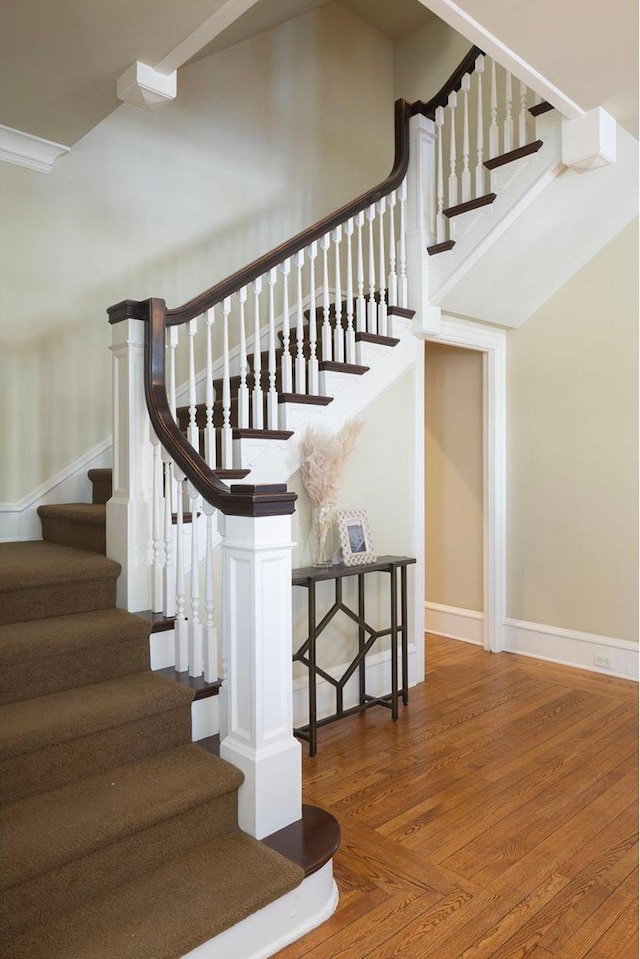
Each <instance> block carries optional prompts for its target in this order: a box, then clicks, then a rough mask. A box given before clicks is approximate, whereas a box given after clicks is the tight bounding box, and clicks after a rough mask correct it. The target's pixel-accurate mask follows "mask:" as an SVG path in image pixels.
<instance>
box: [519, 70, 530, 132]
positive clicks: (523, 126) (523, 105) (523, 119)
mask: <svg viewBox="0 0 640 959" xmlns="http://www.w3.org/2000/svg"><path fill="white" fill-rule="evenodd" d="M528 94H529V88H528V87H527V84H526V83H525V82H524V80H520V113H519V115H518V146H520V147H523V146H525V145H526V142H527V117H528V116H529V112H528V110H527V97H528Z"/></svg>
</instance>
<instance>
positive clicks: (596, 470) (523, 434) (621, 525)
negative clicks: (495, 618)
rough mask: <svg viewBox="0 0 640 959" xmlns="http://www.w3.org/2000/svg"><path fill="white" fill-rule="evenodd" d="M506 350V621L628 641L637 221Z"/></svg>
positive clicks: (634, 533) (632, 621)
mask: <svg viewBox="0 0 640 959" xmlns="http://www.w3.org/2000/svg"><path fill="white" fill-rule="evenodd" d="M585 176H588V174H585ZM507 342H508V347H507V350H508V360H507V368H508V386H507V390H508V394H507V398H508V553H507V590H508V598H507V615H508V616H510V617H513V618H514V619H521V620H526V621H528V622H534V623H543V624H547V625H552V626H557V627H563V628H565V629H570V630H578V631H584V632H587V633H595V634H599V635H602V636H609V637H613V638H615V639H622V640H627V641H632V642H637V641H638V221H637V219H636V220H635V221H634V222H633V223H631V224H630V225H629V226H628V227H626V228H625V229H624V230H623V231H622V232H621V233H619V234H618V236H617V237H615V239H614V240H612V241H611V242H610V243H609V244H608V245H607V246H606V247H605V248H604V249H603V250H602V251H601V252H600V253H598V254H597V256H595V257H594V258H593V259H592V260H591V261H590V262H589V263H587V265H586V266H585V267H584V268H583V269H582V270H580V271H579V272H578V273H576V274H575V276H574V277H573V278H572V279H571V280H570V281H569V282H568V283H566V284H565V285H564V286H563V287H562V288H561V289H560V290H559V291H558V292H557V293H556V294H555V295H554V296H553V297H551V299H549V300H548V301H547V303H545V305H544V306H543V307H542V308H541V309H540V310H538V312H537V313H535V314H534V315H533V316H532V317H531V318H530V319H529V320H528V321H527V322H526V324H525V325H524V326H523V327H521V328H520V329H519V330H517V331H513V332H510V333H509V337H508V341H507Z"/></svg>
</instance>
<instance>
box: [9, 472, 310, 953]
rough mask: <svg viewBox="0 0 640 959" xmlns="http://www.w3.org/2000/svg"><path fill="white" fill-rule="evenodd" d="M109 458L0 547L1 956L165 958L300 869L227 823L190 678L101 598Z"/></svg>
mask: <svg viewBox="0 0 640 959" xmlns="http://www.w3.org/2000/svg"><path fill="white" fill-rule="evenodd" d="M109 473H110V471H105V470H100V471H93V475H92V480H93V483H94V494H95V495H94V499H95V500H96V502H94V503H93V504H86V505H84V504H73V505H71V506H48V507H42V508H41V516H42V524H43V536H44V541H42V542H25V543H7V544H2V546H0V562H1V563H2V569H3V579H2V591H1V592H0V602H1V606H0V621H1V623H2V644H1V647H0V656H1V666H2V671H1V686H0V694H1V699H0V703H1V705H0V712H1V727H0V728H1V738H0V742H1V750H2V761H3V780H2V793H1V796H2V810H1V812H0V822H1V828H2V862H3V875H2V900H1V906H0V921H1V928H2V942H3V956H6V957H7V959H18V957H24V959H27V957H28V959H38V957H42V959H45V957H46V959H54V957H59V959H73V957H77V959H99V957H104V959H113V957H114V956H116V955H117V956H120V957H123V959H125V957H131V959H149V957H151V956H153V957H154V959H177V957H180V956H183V955H184V954H185V953H187V952H188V951H189V950H191V949H193V948H194V947H195V946H197V945H199V944H200V943H202V942H204V941H205V940H208V939H211V938H212V937H214V936H217V935H218V934H219V933H221V932H222V931H223V930H225V929H227V928H228V927H230V926H232V925H234V924H236V923H237V922H239V921H240V920H242V919H244V918H245V917H246V916H248V915H251V914H252V913H254V912H255V911H256V910H258V909H261V908H262V907H264V906H265V905H267V904H268V903H270V902H272V901H273V900H276V899H278V898H279V897H281V896H283V895H285V894H286V893H288V892H289V891H290V890H292V889H294V888H295V887H296V886H298V884H299V883H300V881H301V880H302V879H303V877H304V872H303V870H302V869H301V868H300V867H299V866H297V865H295V864H294V863H293V862H291V861H289V860H287V859H285V858H283V857H282V856H281V855H279V854H278V853H277V852H274V851H273V850H272V849H270V848H268V847H267V846H266V845H265V844H264V843H261V842H258V841H256V840H255V839H252V838H251V837H250V836H247V835H246V834H244V833H242V832H241V831H240V830H239V828H238V824H237V792H238V788H239V786H240V784H241V782H242V774H241V773H240V772H239V771H238V770H237V769H235V768H234V767H233V766H231V765H229V764H228V763H226V762H224V761H223V760H221V759H219V758H218V757H217V756H215V755H212V754H211V753H210V752H208V751H206V750H205V749H203V748H201V747H200V746H198V745H195V744H192V743H191V725H190V709H191V701H192V699H193V692H192V691H191V690H189V689H187V688H185V687H184V686H182V685H180V684H178V683H176V682H171V681H170V680H168V679H164V678H162V677H160V676H157V675H155V674H154V673H152V672H151V671H150V669H149V625H148V623H146V622H145V621H144V619H142V618H140V617H138V616H134V615H132V614H130V613H127V612H126V611H124V610H121V609H117V608H116V606H115V595H116V588H115V587H116V579H117V577H118V575H119V572H120V569H119V565H118V564H117V563H116V562H114V561H113V560H110V559H107V558H106V557H105V556H104V539H105V529H104V527H105V508H104V502H105V501H106V499H107V498H108V496H109V495H110V490H109V488H108V480H109Z"/></svg>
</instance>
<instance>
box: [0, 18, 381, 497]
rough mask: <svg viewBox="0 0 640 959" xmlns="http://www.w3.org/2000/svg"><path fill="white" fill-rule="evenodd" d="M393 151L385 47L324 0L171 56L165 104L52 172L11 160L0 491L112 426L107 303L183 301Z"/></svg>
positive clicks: (30, 483) (332, 200)
mask: <svg viewBox="0 0 640 959" xmlns="http://www.w3.org/2000/svg"><path fill="white" fill-rule="evenodd" d="M356 63H357V69H354V64H356ZM356 118H357V135H354V123H355V119H356ZM392 155H393V55H392V45H391V43H390V41H388V40H386V39H385V38H384V37H383V36H382V35H381V34H380V33H378V32H377V31H376V30H374V29H372V28H371V27H369V26H368V25H366V24H364V23H363V22H362V21H361V20H360V19H359V18H358V17H356V16H355V15H354V14H352V13H351V12H350V11H348V10H346V9H345V8H343V7H341V6H340V5H339V4H329V5H327V6H324V7H322V8H319V9H317V10H313V11H311V12H310V13H308V14H307V15H305V16H302V17H300V18H298V19H296V20H293V21H290V22H288V23H285V24H283V25H282V26H280V27H277V28H275V29H273V30H271V31H268V32H267V33H264V34H261V35H260V36H258V37H255V38H253V39H251V40H248V41H246V42H245V43H242V44H240V45H238V46H237V47H233V48H230V49H228V50H224V51H222V52H220V53H218V54H215V55H213V56H211V57H208V58H206V59H203V60H201V61H198V62H196V63H194V64H192V65H190V66H188V67H185V68H183V69H181V70H180V76H179V92H178V98H177V100H176V101H175V102H173V103H171V104H168V105H167V106H166V107H164V108H163V109H161V110H159V111H158V112H148V111H145V110H142V109H139V108H137V107H134V106H131V105H129V104H123V105H122V106H121V107H120V108H119V109H118V110H117V111H116V112H115V113H114V114H112V115H111V116H110V117H108V118H107V119H106V120H105V121H104V122H103V123H101V124H100V125H99V126H98V127H97V128H96V129H94V130H93V131H92V132H91V133H89V134H88V135H87V136H86V137H84V138H83V139H82V140H80V141H79V142H78V143H77V144H76V145H75V146H74V148H73V150H72V151H71V153H70V154H69V155H68V156H66V157H64V158H62V159H61V160H60V161H59V162H58V163H57V164H56V166H55V168H54V170H53V172H52V173H51V174H50V175H48V176H43V175H41V174H37V173H34V172H31V171H29V170H25V169H21V168H19V167H13V166H9V165H7V164H3V170H2V194H1V205H2V209H1V213H2V220H3V230H2V249H1V251H0V255H1V268H2V276H1V285H2V302H1V311H0V312H1V317H2V319H1V320H0V355H1V360H0V363H1V367H0V380H1V381H2V384H3V386H2V389H3V391H4V395H3V404H2V412H1V413H0V434H1V436H2V439H1V440H0V444H1V446H0V458H1V460H2V476H1V477H0V500H2V501H4V502H16V501H19V500H21V499H22V498H24V497H26V496H28V495H29V494H30V493H31V492H32V491H33V490H34V489H36V488H37V487H38V486H39V485H40V484H41V483H43V482H45V481H46V480H48V479H49V478H50V477H52V476H54V475H55V474H56V473H57V472H58V471H60V470H62V469H63V468H64V467H65V466H67V464H69V463H70V462H72V461H73V460H74V459H76V458H77V457H79V456H81V455H84V454H86V453H87V452H88V451H89V450H90V449H91V448H92V447H94V446H95V445H96V444H98V443H101V442H102V441H104V440H105V439H106V438H107V437H108V435H109V434H110V432H111V368H110V354H109V350H108V346H109V341H110V335H109V328H108V325H107V321H106V315H105V309H106V307H107V306H109V305H110V304H112V303H115V302H118V301H119V300H122V299H124V298H139V299H142V298H144V297H147V296H151V295H153V296H161V297H165V298H166V300H167V302H168V303H169V305H172V306H174V305H177V304H179V303H181V302H184V301H185V300H186V299H188V298H190V297H191V296H193V295H194V294H196V293H198V292H200V291H202V290H203V289H206V288H207V287H208V286H211V285H212V284H213V283H215V282H216V281H218V280H220V279H222V278H223V277H224V276H226V275H228V274H229V273H230V272H231V271H232V270H234V269H237V268H239V267H241V266H243V265H245V264H246V263H248V262H250V260H251V259H253V258H254V257H256V256H258V255H260V254H261V253H264V252H266V251H267V250H269V249H270V248H272V247H273V246H275V245H277V244H278V243H280V242H282V241H283V240H285V239H287V238H289V237H290V236H292V235H293V234H294V233H295V232H297V231H298V230H301V229H304V228H305V227H307V226H309V225H310V224H311V223H313V222H314V221H315V220H317V219H318V218H320V217H321V216H323V215H325V214H326V213H329V212H331V211H332V210H334V209H335V208H336V207H337V206H339V205H340V204H341V203H344V202H346V201H348V200H350V199H352V198H353V197H354V196H356V195H357V194H358V193H360V192H362V191H363V190H364V189H366V188H368V187H369V186H372V185H374V184H375V183H377V182H378V181H379V180H380V179H382V178H383V177H384V176H386V174H387V173H388V170H389V168H390V165H391V161H392Z"/></svg>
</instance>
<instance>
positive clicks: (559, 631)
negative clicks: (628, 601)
mask: <svg viewBox="0 0 640 959" xmlns="http://www.w3.org/2000/svg"><path fill="white" fill-rule="evenodd" d="M504 627H505V628H504V635H505V642H504V649H505V650H506V651H507V652H510V653H518V654H519V655H521V656H530V657H531V658H533V659H542V660H546V661H547V662H550V663H558V664H560V665H562V666H577V667H578V668H579V669H586V670H589V671H590V672H594V673H601V674H602V675H604V676H617V677H619V678H621V679H633V680H635V681H636V682H637V680H638V644H637V643H632V642H629V641H628V640H625V639H616V638H614V637H612V636H599V635H597V634H596V633H583V632H579V631H578V630H575V629H563V628H562V627H558V626H545V625H543V624H541V623H529V622H526V621H525V620H522V619H510V618H506V619H505V621H504ZM598 657H600V658H601V657H604V658H605V659H606V660H608V661H609V663H610V664H611V665H610V666H601V665H598V663H597V661H596V659H597V658H598Z"/></svg>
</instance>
